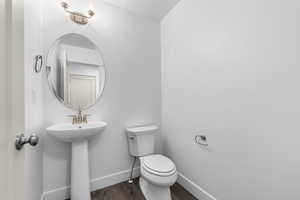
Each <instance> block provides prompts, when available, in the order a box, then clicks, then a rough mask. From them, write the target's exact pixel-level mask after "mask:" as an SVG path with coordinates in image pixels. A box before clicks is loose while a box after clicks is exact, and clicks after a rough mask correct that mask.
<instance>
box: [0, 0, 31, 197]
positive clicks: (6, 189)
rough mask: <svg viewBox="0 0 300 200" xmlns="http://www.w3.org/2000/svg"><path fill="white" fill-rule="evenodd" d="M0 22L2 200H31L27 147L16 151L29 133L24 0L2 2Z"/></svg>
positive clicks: (0, 166)
mask: <svg viewBox="0 0 300 200" xmlns="http://www.w3.org/2000/svg"><path fill="white" fill-rule="evenodd" d="M0 22H1V23H0V25H1V28H0V56H1V59H0V195H1V196H0V199H5V200H27V199H28V198H27V196H28V194H29V193H30V191H29V190H28V188H27V187H26V185H28V183H30V182H31V181H30V178H33V179H34V178H35V177H28V174H29V173H27V171H26V157H27V156H26V151H25V149H26V148H27V147H24V148H23V149H22V150H21V151H17V150H16V148H15V137H16V135H18V134H21V133H24V132H25V87H24V71H25V70H24V4H23V0H0ZM30 187H32V188H35V187H36V185H35V184H32V185H30ZM32 200H36V199H32Z"/></svg>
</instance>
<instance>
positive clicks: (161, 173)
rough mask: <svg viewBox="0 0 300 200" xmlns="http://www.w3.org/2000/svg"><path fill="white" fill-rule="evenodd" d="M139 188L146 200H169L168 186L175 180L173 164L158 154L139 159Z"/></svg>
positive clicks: (175, 173)
mask: <svg viewBox="0 0 300 200" xmlns="http://www.w3.org/2000/svg"><path fill="white" fill-rule="evenodd" d="M140 163H141V167H140V170H141V177H140V187H141V190H142V192H143V194H144V196H145V198H146V199H147V200H171V193H170V186H171V185H173V184H174V183H175V182H176V180H177V171H176V166H175V164H174V163H173V162H172V161H171V160H170V159H169V158H167V157H165V156H163V155H159V154H154V155H148V156H144V157H140Z"/></svg>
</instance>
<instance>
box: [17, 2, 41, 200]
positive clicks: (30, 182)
mask: <svg viewBox="0 0 300 200" xmlns="http://www.w3.org/2000/svg"><path fill="white" fill-rule="evenodd" d="M41 8H42V6H41V1H36V0H25V1H24V64H25V65H24V68H25V70H24V71H25V75H24V76H25V132H26V135H27V137H28V136H29V135H30V134H32V133H35V134H37V135H38V136H39V138H40V142H39V144H38V145H37V146H35V147H31V146H30V145H26V146H25V147H24V149H23V150H22V151H25V156H26V159H25V172H26V173H25V176H26V179H25V180H26V181H27V182H26V184H25V186H26V188H25V190H26V195H25V196H26V200H39V199H40V198H41V195H42V192H43V132H44V126H43V125H44V120H43V119H44V115H43V111H44V104H43V75H42V73H39V74H36V73H35V72H34V61H35V56H36V55H41V54H42V53H43V49H42V33H41V29H42V12H41V11H42V10H41Z"/></svg>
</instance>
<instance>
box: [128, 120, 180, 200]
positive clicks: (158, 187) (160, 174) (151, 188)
mask: <svg viewBox="0 0 300 200" xmlns="http://www.w3.org/2000/svg"><path fill="white" fill-rule="evenodd" d="M158 130H159V128H158V126H156V125H149V126H139V127H129V128H127V129H126V133H127V137H128V144H129V153H130V155H132V156H134V157H138V158H139V160H140V165H141V166H140V174H141V177H140V182H139V184H140V188H141V190H142V192H143V194H144V196H145V198H146V200H171V193H170V186H171V185H173V184H174V183H175V182H176V180H177V170H176V166H175V164H174V163H173V162H172V160H170V159H169V158H168V157H166V156H163V155H160V154H155V153H154V147H155V134H156V133H158Z"/></svg>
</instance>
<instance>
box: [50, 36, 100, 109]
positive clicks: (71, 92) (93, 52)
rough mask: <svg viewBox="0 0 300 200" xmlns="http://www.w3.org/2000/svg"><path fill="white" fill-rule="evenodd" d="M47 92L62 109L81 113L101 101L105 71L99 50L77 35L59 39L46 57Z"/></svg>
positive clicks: (90, 42)
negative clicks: (60, 104) (62, 106)
mask: <svg viewBox="0 0 300 200" xmlns="http://www.w3.org/2000/svg"><path fill="white" fill-rule="evenodd" d="M46 64H47V76H48V84H49V86H50V89H51V90H52V92H53V93H54V95H55V96H56V98H57V99H58V100H59V101H60V102H62V103H63V104H64V105H65V106H67V107H69V108H73V109H75V110H84V109H87V108H89V107H90V106H92V105H94V104H95V103H96V102H97V100H98V99H99V98H100V96H101V94H102V92H103V89H104V84H105V67H104V62H103V59H102V57H101V53H100V51H99V49H98V47H97V46H96V45H95V44H94V43H93V42H92V41H90V40H89V39H88V38H86V37H84V36H82V35H79V34H73V33H72V34H67V35H64V36H62V37H60V38H59V39H58V40H57V41H56V42H55V43H54V45H53V46H52V47H51V49H50V50H49V53H48V56H47V63H46Z"/></svg>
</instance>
